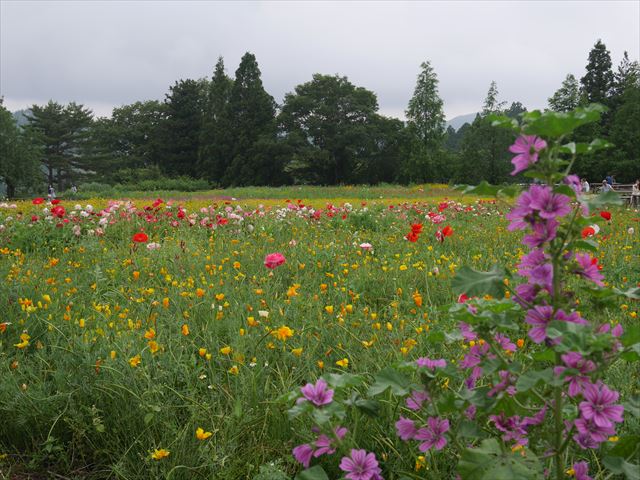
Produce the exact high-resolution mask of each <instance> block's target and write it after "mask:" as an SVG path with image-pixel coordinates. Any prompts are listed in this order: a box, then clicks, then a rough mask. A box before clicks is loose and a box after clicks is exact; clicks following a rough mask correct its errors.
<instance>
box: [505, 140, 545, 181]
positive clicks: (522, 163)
mask: <svg viewBox="0 0 640 480" xmlns="http://www.w3.org/2000/svg"><path fill="white" fill-rule="evenodd" d="M545 148H547V142H545V141H544V140H543V139H541V138H540V137H536V136H535V135H521V136H520V137H518V138H517V139H516V141H515V143H514V144H513V145H511V146H510V147H509V151H510V152H511V153H515V154H517V155H516V156H515V157H513V159H512V160H511V163H513V166H514V167H515V168H514V170H513V172H511V175H516V174H518V173H520V172H522V171H523V170H526V169H527V168H529V166H530V165H532V164H534V163H536V162H537V161H538V152H540V150H543V149H545Z"/></svg>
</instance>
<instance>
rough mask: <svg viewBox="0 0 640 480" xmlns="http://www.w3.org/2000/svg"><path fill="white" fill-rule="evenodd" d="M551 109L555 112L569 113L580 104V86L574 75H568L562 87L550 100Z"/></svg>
mask: <svg viewBox="0 0 640 480" xmlns="http://www.w3.org/2000/svg"><path fill="white" fill-rule="evenodd" d="M548 102H549V108H550V109H551V110H553V111H555V112H568V111H570V110H573V109H574V108H576V107H577V106H578V104H579V103H580V86H579V85H578V80H576V77H574V76H573V75H572V74H570V73H569V74H567V76H566V78H565V79H564V80H563V82H562V86H561V87H560V88H559V89H558V90H557V91H556V92H555V93H554V94H553V96H552V97H550V98H549V100H548Z"/></svg>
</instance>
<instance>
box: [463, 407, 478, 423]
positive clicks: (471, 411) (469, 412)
mask: <svg viewBox="0 0 640 480" xmlns="http://www.w3.org/2000/svg"><path fill="white" fill-rule="evenodd" d="M476 410H477V408H476V406H475V405H473V404H471V405H469V406H468V407H467V409H466V410H465V411H464V416H465V417H467V418H468V419H469V420H473V419H474V418H475V417H476Z"/></svg>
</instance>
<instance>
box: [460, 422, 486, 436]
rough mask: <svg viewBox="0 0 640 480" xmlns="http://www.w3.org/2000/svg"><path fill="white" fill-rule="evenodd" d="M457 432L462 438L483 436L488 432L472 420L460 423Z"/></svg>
mask: <svg viewBox="0 0 640 480" xmlns="http://www.w3.org/2000/svg"><path fill="white" fill-rule="evenodd" d="M457 434H458V435H459V436H460V437H462V438H483V437H486V436H487V434H486V433H485V432H484V431H483V430H482V429H481V428H480V427H478V424H477V423H475V422H472V421H471V420H462V421H461V422H460V423H459V424H458V430H457Z"/></svg>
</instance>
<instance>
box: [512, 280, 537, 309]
mask: <svg viewBox="0 0 640 480" xmlns="http://www.w3.org/2000/svg"><path fill="white" fill-rule="evenodd" d="M538 290H539V288H538V287H537V286H536V285H533V284H531V283H523V284H521V285H518V286H517V287H516V296H515V298H514V300H515V301H516V302H518V304H520V306H522V307H524V306H526V303H531V302H532V301H533V299H534V298H536V295H537V294H538Z"/></svg>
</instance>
